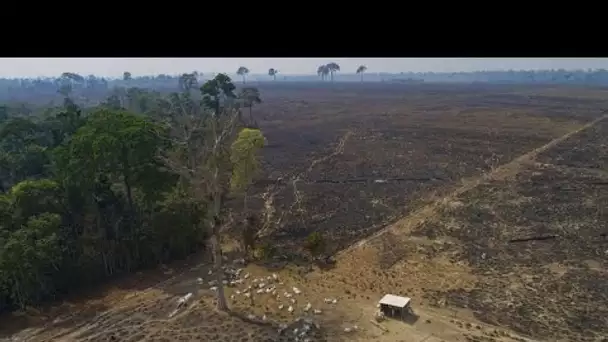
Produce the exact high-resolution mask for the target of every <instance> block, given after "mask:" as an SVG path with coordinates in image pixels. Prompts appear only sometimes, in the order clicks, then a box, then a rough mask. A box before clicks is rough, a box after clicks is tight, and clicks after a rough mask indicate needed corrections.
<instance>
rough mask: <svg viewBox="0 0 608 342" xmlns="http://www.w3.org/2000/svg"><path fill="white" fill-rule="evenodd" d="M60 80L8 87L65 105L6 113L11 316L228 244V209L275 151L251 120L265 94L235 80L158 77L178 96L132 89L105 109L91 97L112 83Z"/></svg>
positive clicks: (3, 162)
mask: <svg viewBox="0 0 608 342" xmlns="http://www.w3.org/2000/svg"><path fill="white" fill-rule="evenodd" d="M58 80H59V81H56V80H55V81H45V80H18V81H14V80H2V81H0V83H2V85H1V87H2V89H3V92H4V94H5V95H6V94H7V93H8V94H13V95H15V96H17V97H19V96H22V95H23V94H30V95H28V96H34V97H37V98H38V99H44V97H45V96H48V98H49V99H52V98H56V96H57V95H59V96H60V97H62V98H63V101H62V102H61V103H59V104H57V105H51V104H49V105H47V106H36V105H35V104H19V105H15V104H14V102H13V103H11V104H7V105H4V106H2V107H0V311H7V310H14V309H18V308H23V307H26V306H28V305H36V304H39V303H42V302H44V301H48V300H53V299H58V298H61V297H62V296H64V295H66V294H67V293H70V292H72V291H74V290H77V289H81V288H85V287H87V286H89V285H91V284H96V283H99V282H101V281H102V280H104V279H108V278H111V277H116V276H119V275H121V274H126V273H130V272H133V271H135V270H139V269H143V268H149V267H154V266H155V265H158V264H160V263H164V262H168V261H171V260H175V259H180V258H183V257H185V256H187V255H189V254H191V253H193V252H194V251H197V250H201V249H202V248H205V246H206V243H207V242H209V241H211V242H212V243H213V241H215V242H216V243H217V241H216V240H214V237H215V235H216V233H217V232H218V231H219V229H220V228H221V227H222V225H223V224H224V221H227V220H231V219H232V217H231V215H230V214H229V213H226V209H225V207H226V206H225V204H224V203H225V201H226V200H227V199H229V198H233V197H238V196H239V194H241V193H243V190H245V189H246V188H247V186H248V185H249V183H250V181H251V178H252V177H253V176H254V175H255V172H256V170H257V161H256V158H257V155H256V153H257V151H258V150H259V149H260V148H261V147H262V145H263V144H264V137H263V135H262V134H261V132H260V130H259V129H258V128H257V126H256V125H255V124H254V123H252V122H250V121H248V119H245V116H243V115H241V110H242V108H244V107H246V106H248V105H251V104H252V103H255V102H259V101H261V99H260V94H259V92H258V91H257V89H256V88H250V87H249V88H247V87H245V88H242V89H240V91H239V92H237V90H236V87H235V85H234V84H233V83H232V80H231V79H230V78H229V77H228V76H226V75H224V74H218V75H216V76H215V77H214V78H212V79H209V80H207V81H206V82H205V83H204V84H199V83H198V80H197V79H196V77H194V76H193V75H191V74H185V75H183V76H182V77H179V78H177V79H171V78H163V77H156V78H149V79H147V80H148V81H149V82H150V83H152V84H154V82H158V84H159V87H161V88H162V87H163V86H167V87H168V88H171V90H176V89H178V91H172V92H165V93H163V94H161V93H159V92H154V91H151V90H144V89H141V88H135V87H128V88H121V89H116V90H114V91H111V92H109V93H108V92H106V97H105V99H103V100H101V101H99V103H92V102H87V101H88V99H89V97H87V96H89V95H91V94H97V95H98V94H102V93H104V91H100V89H101V90H104V89H107V87H108V83H107V82H105V81H104V80H103V79H99V78H95V77H90V78H86V79H85V78H82V77H80V76H79V75H74V74H70V73H65V74H64V75H62V77H60V78H58ZM172 80H174V81H175V85H173V87H169V86H168V85H169V84H170V83H171V81H172ZM15 82H17V83H15ZM123 82H125V83H128V82H130V79H129V77H128V73H125V79H124V80H123ZM145 82H146V81H144V80H143V79H141V80H139V82H138V84H139V85H142V83H145ZM16 84H18V86H15V85H16ZM91 97H92V98H94V97H95V96H91ZM85 99H87V100H85ZM77 102H78V104H77ZM212 246H216V247H217V245H213V244H212ZM216 250H217V253H218V254H217V255H219V253H221V251H220V250H219V248H216ZM217 255H216V257H217Z"/></svg>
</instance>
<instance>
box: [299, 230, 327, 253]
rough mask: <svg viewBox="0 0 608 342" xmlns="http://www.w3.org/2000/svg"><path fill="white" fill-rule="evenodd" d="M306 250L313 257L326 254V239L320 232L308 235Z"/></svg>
mask: <svg viewBox="0 0 608 342" xmlns="http://www.w3.org/2000/svg"><path fill="white" fill-rule="evenodd" d="M304 248H305V249H306V250H307V251H308V252H309V253H310V255H311V256H313V257H317V256H319V255H321V254H323V253H324V252H325V239H324V238H323V235H321V233H319V232H314V233H311V234H310V235H308V237H307V238H306V243H305V244H304Z"/></svg>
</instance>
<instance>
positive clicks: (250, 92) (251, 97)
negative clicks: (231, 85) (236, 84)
mask: <svg viewBox="0 0 608 342" xmlns="http://www.w3.org/2000/svg"><path fill="white" fill-rule="evenodd" d="M239 98H240V99H241V100H243V105H244V106H245V108H249V124H250V125H253V126H257V122H256V121H255V120H253V113H252V112H253V106H254V105H255V104H257V103H262V100H261V99H260V91H259V90H258V88H254V87H247V88H243V89H242V90H241V92H240V94H239Z"/></svg>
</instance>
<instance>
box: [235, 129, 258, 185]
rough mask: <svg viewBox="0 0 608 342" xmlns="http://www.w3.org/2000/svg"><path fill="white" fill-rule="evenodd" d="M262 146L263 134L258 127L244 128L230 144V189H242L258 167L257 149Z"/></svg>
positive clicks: (249, 181)
mask: <svg viewBox="0 0 608 342" xmlns="http://www.w3.org/2000/svg"><path fill="white" fill-rule="evenodd" d="M263 146H264V135H262V132H261V131H260V130H259V129H252V128H244V129H242V130H241V131H240V132H239V134H238V135H237V138H236V139H235V140H234V142H233V143H232V146H231V152H230V161H231V162H232V165H233V168H232V179H231V181H230V186H231V189H232V191H242V190H243V189H244V188H245V187H246V186H247V185H249V183H251V180H252V179H253V177H254V176H255V173H256V172H257V170H258V168H259V162H258V160H257V153H258V151H259V150H260V149H261V148H262V147H263Z"/></svg>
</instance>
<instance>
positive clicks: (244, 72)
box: [236, 66, 249, 84]
mask: <svg viewBox="0 0 608 342" xmlns="http://www.w3.org/2000/svg"><path fill="white" fill-rule="evenodd" d="M236 74H237V75H239V76H241V77H242V78H243V84H244V83H247V75H248V74H249V69H247V68H246V67H244V66H242V67H239V68H238V70H237V71H236Z"/></svg>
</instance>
